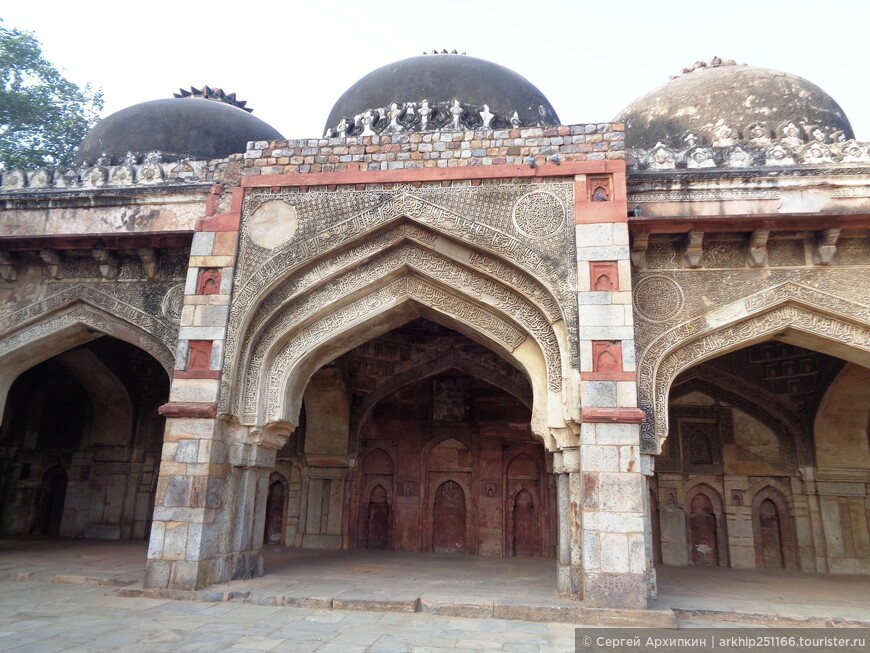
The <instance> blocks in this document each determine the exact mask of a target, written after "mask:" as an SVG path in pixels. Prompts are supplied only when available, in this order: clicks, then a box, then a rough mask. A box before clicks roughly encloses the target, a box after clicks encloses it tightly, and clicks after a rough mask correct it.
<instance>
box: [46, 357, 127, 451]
mask: <svg viewBox="0 0 870 653" xmlns="http://www.w3.org/2000/svg"><path fill="white" fill-rule="evenodd" d="M57 360H58V361H59V362H60V363H61V364H62V365H63V366H64V367H65V368H66V369H67V370H69V372H70V373H71V374H72V375H73V376H74V377H75V378H76V380H78V382H79V383H80V384H81V386H82V387H83V388H84V389H85V392H87V394H88V399H90V402H91V408H92V413H93V418H92V419H93V424H92V428H91V429H90V430H89V433H88V435H89V439H90V441H89V442H87V444H88V445H115V446H117V445H121V446H129V445H130V444H131V438H132V435H133V402H132V401H131V399H130V394H129V393H128V392H127V389H126V388H125V387H124V384H123V383H122V382H121V380H120V379H119V378H118V377H117V376H115V374H114V373H113V372H112V371H111V370H110V369H109V368H108V367H106V366H105V364H103V362H102V361H101V360H100V359H99V358H97V356H95V355H94V353H93V352H91V351H88V350H86V349H73V350H72V351H66V352H63V353H62V354H60V355H58V357H57Z"/></svg>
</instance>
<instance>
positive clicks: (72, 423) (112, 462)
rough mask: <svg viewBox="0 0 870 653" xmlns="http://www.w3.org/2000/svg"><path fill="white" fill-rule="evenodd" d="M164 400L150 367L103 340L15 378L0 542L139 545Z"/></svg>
mask: <svg viewBox="0 0 870 653" xmlns="http://www.w3.org/2000/svg"><path fill="white" fill-rule="evenodd" d="M49 348H50V347H49ZM168 393H169V380H168V378H167V375H166V372H165V370H164V368H163V366H162V365H161V364H160V363H159V362H158V361H157V360H155V359H154V358H153V357H152V356H150V355H149V354H147V353H146V352H144V351H142V350H141V349H139V348H138V347H135V346H133V345H131V344H128V343H126V342H123V341H121V340H117V339H114V338H110V337H103V338H99V339H97V340H92V341H91V342H88V343H86V344H83V345H79V346H77V347H74V348H72V349H69V350H66V351H64V352H62V353H59V354H57V355H55V356H53V357H52V358H49V359H48V360H46V361H44V362H42V363H39V364H37V365H35V366H33V367H31V368H30V369H28V370H26V371H25V372H23V373H22V374H20V375H19V376H18V377H17V378H16V379H15V380H14V382H13V383H12V384H11V387H10V389H9V393H8V396H7V398H6V407H5V411H4V414H3V422H2V425H0V452H3V453H2V457H0V468H2V470H3V474H2V480H0V484H2V485H3V488H2V491H0V496H2V497H3V502H2V505H0V532H2V533H5V534H27V533H33V534H42V535H60V536H64V537H91V538H103V539H140V538H145V537H147V535H148V532H149V528H150V522H151V507H152V505H153V496H154V491H155V487H156V478H157V472H158V466H159V461H160V453H161V447H162V442H163V424H164V420H163V418H161V417H160V416H159V415H158V414H157V407H158V406H159V405H161V404H162V403H165V401H166V399H167V397H168Z"/></svg>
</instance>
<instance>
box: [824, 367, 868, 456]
mask: <svg viewBox="0 0 870 653" xmlns="http://www.w3.org/2000/svg"><path fill="white" fill-rule="evenodd" d="M813 438H814V441H815V447H816V463H817V464H818V466H819V469H820V470H825V469H831V470H833V469H853V470H862V471H863V472H865V473H870V369H868V368H867V367H863V366H860V365H855V364H848V365H846V366H845V367H844V368H843V369H842V370H841V371H840V373H839V374H838V375H837V378H835V379H834V381H833V383H831V385H830V387H828V390H827V392H825V396H824V398H823V399H822V402H821V404H820V405H819V409H818V411H817V412H816V419H815V424H814V428H813Z"/></svg>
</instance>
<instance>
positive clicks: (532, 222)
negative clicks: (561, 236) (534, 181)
mask: <svg viewBox="0 0 870 653" xmlns="http://www.w3.org/2000/svg"><path fill="white" fill-rule="evenodd" d="M513 222H514V226H515V227H516V228H517V229H518V230H519V231H520V233H522V234H524V235H525V236H528V237H529V238H547V237H548V236H552V235H553V234H555V233H556V232H558V231H559V230H560V229H561V228H562V226H563V225H564V224H565V206H564V205H563V204H562V200H560V199H559V198H558V197H556V196H555V195H554V194H553V193H551V192H549V191H545V190H536V191H532V192H531V193H526V194H525V195H523V196H522V197H521V198H520V199H518V200H517V201H516V204H514V211H513Z"/></svg>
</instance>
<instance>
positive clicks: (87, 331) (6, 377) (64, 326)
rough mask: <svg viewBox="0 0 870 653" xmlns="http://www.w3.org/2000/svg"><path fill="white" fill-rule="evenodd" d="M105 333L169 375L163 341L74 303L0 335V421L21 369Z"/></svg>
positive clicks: (170, 356) (169, 355)
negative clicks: (145, 354)
mask: <svg viewBox="0 0 870 653" xmlns="http://www.w3.org/2000/svg"><path fill="white" fill-rule="evenodd" d="M104 335H109V336H112V337H114V338H117V339H119V340H123V341H125V342H128V343H130V344H132V345H135V346H137V347H139V348H140V349H142V350H144V351H146V352H148V353H149V354H151V355H152V356H154V358H156V359H157V360H158V362H159V363H160V364H161V366H162V367H163V369H164V370H166V374H167V376H171V374H172V367H173V364H174V357H173V353H172V352H171V351H170V350H169V348H168V347H167V346H166V345H165V344H164V343H163V342H162V341H160V340H158V339H157V338H155V337H154V336H152V335H151V334H149V333H147V332H146V331H144V330H143V329H141V328H139V327H137V326H135V325H133V324H130V323H129V322H126V321H124V320H121V319H120V318H117V317H115V316H114V315H111V314H109V313H106V312H104V311H102V310H100V309H98V308H96V307H94V306H91V305H90V304H88V303H86V302H75V303H73V304H70V305H69V306H66V307H65V308H63V309H61V310H57V311H54V312H52V313H51V314H49V315H46V316H43V317H41V318H40V319H38V320H36V321H34V322H31V323H29V324H27V325H24V326H22V327H20V328H18V329H15V330H13V331H10V332H8V333H6V334H4V335H3V336H2V337H0V420H2V419H3V410H4V408H5V404H6V397H7V395H8V393H9V387H10V386H11V385H12V383H13V382H14V381H15V379H16V378H18V377H19V376H20V375H21V374H22V373H23V372H25V371H26V370H28V369H30V368H31V367H33V366H34V365H37V364H39V363H41V362H43V361H46V360H48V359H49V358H53V357H54V356H57V355H58V354H61V353H63V352H65V351H68V350H70V349H73V348H74V347H77V346H79V345H82V344H84V343H86V342H90V341H91V340H95V339H97V338H101V337H102V336H104Z"/></svg>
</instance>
